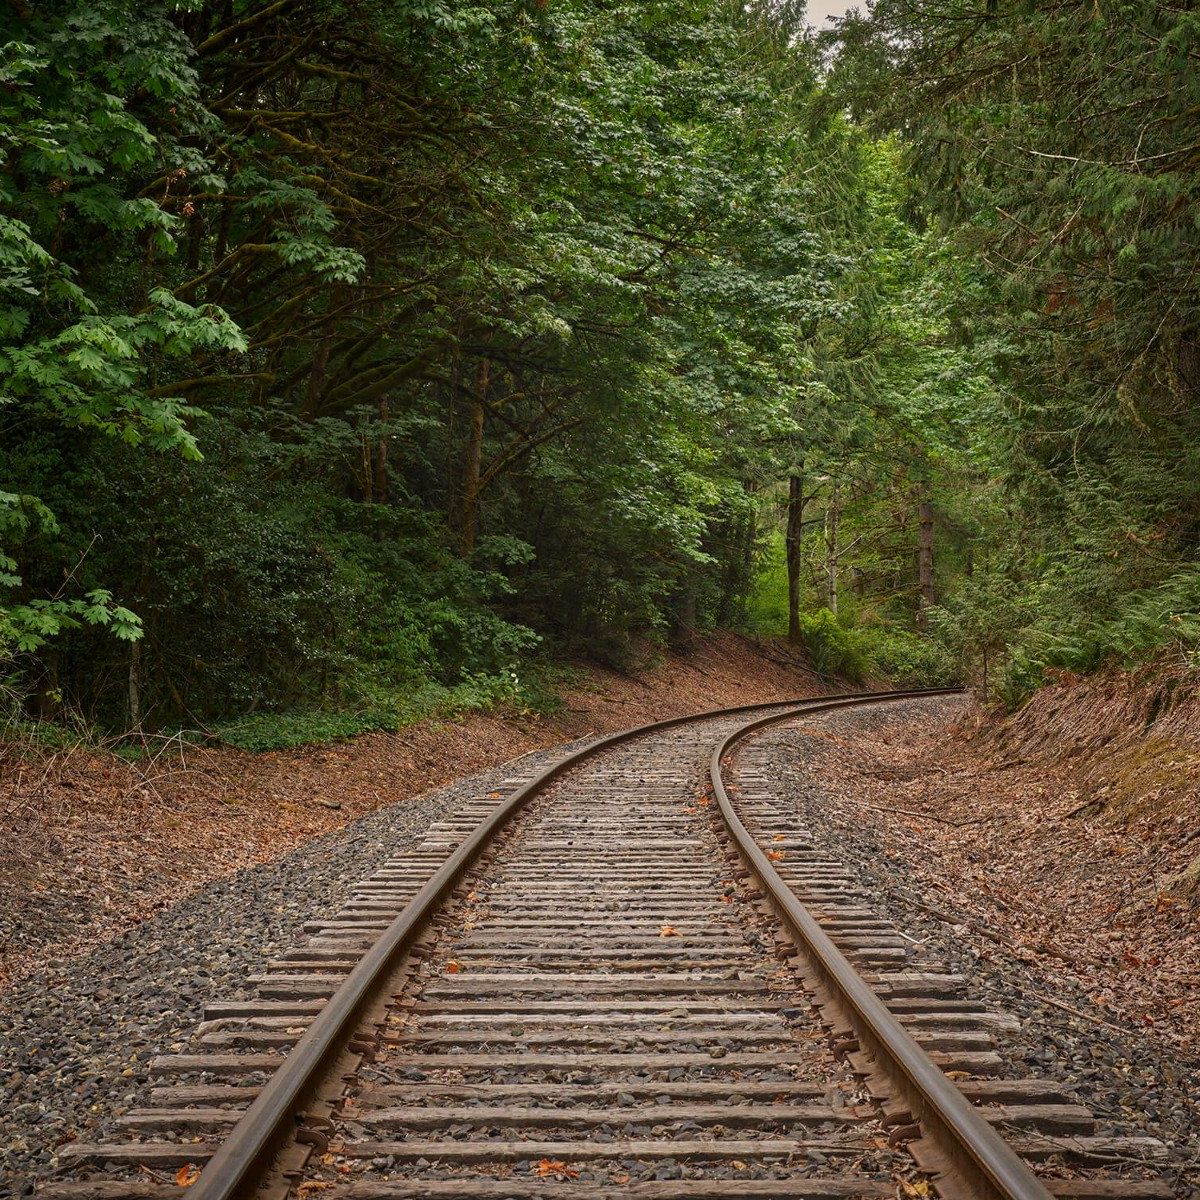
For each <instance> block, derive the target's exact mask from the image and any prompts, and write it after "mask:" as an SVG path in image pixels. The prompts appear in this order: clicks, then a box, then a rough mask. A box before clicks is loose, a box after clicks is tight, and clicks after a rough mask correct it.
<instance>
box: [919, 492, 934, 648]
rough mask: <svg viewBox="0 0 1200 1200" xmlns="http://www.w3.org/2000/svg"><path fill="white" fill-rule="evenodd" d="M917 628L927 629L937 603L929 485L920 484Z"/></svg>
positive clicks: (931, 505)
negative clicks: (931, 611) (930, 614)
mask: <svg viewBox="0 0 1200 1200" xmlns="http://www.w3.org/2000/svg"><path fill="white" fill-rule="evenodd" d="M917 520H918V539H917V628H918V629H920V630H926V629H928V628H929V610H930V609H931V608H932V607H933V606H934V605H935V604H936V603H937V596H936V594H935V592H934V589H933V504H932V503H931V501H930V499H929V485H928V484H922V486H921V499H920V503H919V504H918V506H917Z"/></svg>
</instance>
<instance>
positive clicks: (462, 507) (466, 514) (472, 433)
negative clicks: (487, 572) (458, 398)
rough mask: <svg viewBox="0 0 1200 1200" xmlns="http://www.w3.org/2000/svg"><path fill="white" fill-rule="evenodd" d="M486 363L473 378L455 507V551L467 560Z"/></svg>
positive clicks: (474, 531)
mask: <svg viewBox="0 0 1200 1200" xmlns="http://www.w3.org/2000/svg"><path fill="white" fill-rule="evenodd" d="M491 370H492V364H491V362H490V360H488V359H486V358H483V359H480V360H479V371H478V372H477V374H476V377H475V398H474V399H472V400H471V402H470V423H469V425H468V427H467V449H466V455H465V457H464V459H463V471H462V483H461V487H460V490H459V504H458V549H459V553H460V554H461V555H462V556H463V558H467V557H468V556H469V555H470V554H471V552H472V551H473V550H474V549H475V539H476V536H477V535H478V532H479V492H480V482H481V479H480V473H481V469H482V466H483V429H484V404H485V402H486V401H487V394H488V386H489V384H490V381H491Z"/></svg>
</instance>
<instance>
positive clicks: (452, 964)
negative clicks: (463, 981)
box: [446, 958, 462, 975]
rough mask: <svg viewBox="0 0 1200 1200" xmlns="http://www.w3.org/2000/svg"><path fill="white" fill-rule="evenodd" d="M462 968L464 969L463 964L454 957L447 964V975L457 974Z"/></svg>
mask: <svg viewBox="0 0 1200 1200" xmlns="http://www.w3.org/2000/svg"><path fill="white" fill-rule="evenodd" d="M461 970H462V964H461V963H459V962H458V961H457V960H456V959H453V958H452V959H451V960H450V961H449V962H448V963H447V964H446V974H447V975H457V974H458V973H459V971H461Z"/></svg>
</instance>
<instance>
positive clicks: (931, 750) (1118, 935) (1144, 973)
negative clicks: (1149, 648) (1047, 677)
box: [822, 667, 1200, 1044]
mask: <svg viewBox="0 0 1200 1200" xmlns="http://www.w3.org/2000/svg"><path fill="white" fill-rule="evenodd" d="M823 740H824V749H823V751H822V757H823V759H824V760H825V761H824V766H825V768H826V770H827V775H826V778H827V779H828V782H829V785H830V789H831V791H836V792H837V793H838V794H839V797H844V798H845V799H846V801H847V802H849V803H853V804H855V805H858V806H860V807H861V808H862V809H864V810H865V811H863V813H862V818H863V819H864V820H869V821H871V822H872V823H873V824H876V825H879V826H881V827H882V829H883V830H884V832H885V837H886V839H887V841H888V845H889V848H890V849H891V850H892V851H893V852H894V853H895V854H896V855H898V856H899V857H901V858H902V859H905V860H906V861H907V863H908V866H909V869H910V870H911V872H912V875H913V877H914V878H916V879H917V880H919V881H921V882H922V883H923V884H925V885H927V887H928V893H927V894H928V897H929V904H930V906H931V909H938V910H939V911H941V910H944V911H946V912H947V913H948V914H950V915H952V916H954V917H956V918H958V919H961V921H962V922H963V924H964V925H965V926H966V927H967V928H968V929H969V931H970V933H971V934H972V935H974V936H978V937H979V938H980V939H981V942H980V944H983V945H986V944H992V945H996V944H999V946H1000V947H1002V948H1003V949H1004V950H1006V951H1008V952H1010V953H1013V954H1015V955H1016V956H1017V957H1019V958H1021V959H1023V960H1025V961H1027V962H1029V963H1031V964H1036V966H1037V967H1038V970H1039V972H1040V973H1042V974H1043V975H1044V977H1045V978H1046V979H1047V989H1046V990H1047V991H1048V992H1049V991H1052V988H1053V980H1054V978H1055V977H1056V976H1064V977H1067V978H1069V979H1071V980H1073V981H1074V982H1075V983H1077V984H1078V985H1080V986H1081V987H1082V988H1084V989H1085V990H1086V991H1087V992H1088V994H1089V995H1090V996H1091V997H1092V999H1094V1000H1095V1001H1096V1002H1098V1003H1100V1004H1102V1005H1105V1006H1107V1007H1108V1008H1109V1009H1110V1010H1111V1011H1112V1012H1114V1013H1116V1014H1119V1015H1120V1016H1122V1017H1124V1018H1126V1019H1127V1020H1130V1021H1133V1022H1135V1023H1137V1024H1138V1025H1139V1026H1142V1027H1145V1028H1146V1029H1147V1030H1148V1031H1151V1032H1153V1033H1154V1034H1156V1035H1158V1036H1160V1037H1162V1038H1165V1039H1166V1040H1167V1041H1169V1042H1174V1043H1188V1044H1194V1043H1195V1040H1196V1038H1197V1031H1198V1030H1200V887H1197V886H1196V874H1197V871H1198V870H1200V868H1198V866H1197V860H1198V857H1200V694H1198V689H1197V684H1196V679H1195V676H1194V675H1191V676H1189V675H1185V674H1183V673H1182V672H1180V671H1179V670H1177V669H1173V668H1172V669H1168V668H1163V667H1158V668H1155V669H1147V670H1145V671H1142V672H1138V673H1130V674H1112V675H1106V676H1101V677H1093V678H1090V679H1077V678H1068V677H1064V678H1062V679H1061V680H1060V681H1059V682H1057V683H1055V684H1054V685H1053V686H1050V687H1047V688H1045V689H1043V690H1042V691H1041V692H1039V693H1038V694H1037V695H1036V696H1035V697H1034V698H1033V699H1032V700H1031V701H1030V702H1029V703H1028V704H1027V705H1026V706H1025V707H1024V708H1022V709H1021V710H1020V711H1019V712H1017V713H1015V714H1014V715H1012V716H1010V717H1008V718H1006V719H1004V720H1002V721H995V720H989V719H987V718H986V717H985V715H984V714H982V713H981V712H979V711H978V710H975V711H974V712H972V713H970V715H969V716H967V718H966V719H965V720H963V721H962V722H961V724H960V725H959V726H958V727H952V728H950V729H947V728H946V726H945V725H944V724H942V723H941V722H933V723H929V724H925V723H921V722H919V721H915V720H913V719H907V720H906V719H904V718H902V717H901V716H899V714H897V716H896V717H894V718H890V719H888V720H886V721H882V722H881V723H880V725H879V726H878V727H877V728H875V729H873V730H870V731H865V732H864V733H862V734H860V735H858V736H856V737H855V738H854V739H852V740H848V739H846V738H845V737H843V736H842V735H839V734H834V733H833V732H832V731H828V732H827V733H825V734H824V735H823ZM922 814H928V815H927V816H925V815H922Z"/></svg>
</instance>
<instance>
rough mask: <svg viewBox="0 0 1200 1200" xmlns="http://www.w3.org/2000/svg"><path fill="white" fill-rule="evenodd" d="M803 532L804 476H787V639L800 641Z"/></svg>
mask: <svg viewBox="0 0 1200 1200" xmlns="http://www.w3.org/2000/svg"><path fill="white" fill-rule="evenodd" d="M803 533H804V476H803V475H791V476H789V477H788V506H787V535H786V537H785V543H786V545H787V577H788V641H790V642H796V643H799V641H800V566H801V563H800V539H801V536H802V534H803Z"/></svg>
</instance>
